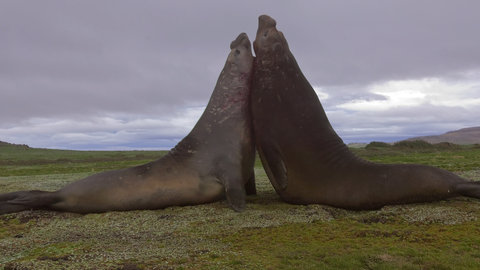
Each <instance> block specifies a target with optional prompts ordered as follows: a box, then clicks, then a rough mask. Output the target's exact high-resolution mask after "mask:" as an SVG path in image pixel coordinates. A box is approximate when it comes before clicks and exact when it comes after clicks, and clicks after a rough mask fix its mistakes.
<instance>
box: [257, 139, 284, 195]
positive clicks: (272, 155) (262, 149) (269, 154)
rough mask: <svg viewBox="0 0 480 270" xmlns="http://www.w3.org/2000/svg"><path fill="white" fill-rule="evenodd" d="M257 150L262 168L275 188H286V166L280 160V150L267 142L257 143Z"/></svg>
mask: <svg viewBox="0 0 480 270" xmlns="http://www.w3.org/2000/svg"><path fill="white" fill-rule="evenodd" d="M257 150H258V154H259V155H260V160H261V161H262V165H263V168H264V169H265V172H266V173H267V176H268V178H269V179H270V182H271V183H272V185H273V187H274V188H275V190H284V189H286V188H287V184H288V181H287V180H288V178H287V167H286V166H285V163H284V162H283V160H282V157H281V155H280V152H279V151H278V150H277V148H276V147H274V146H273V145H271V144H268V143H263V144H261V145H259V144H257Z"/></svg>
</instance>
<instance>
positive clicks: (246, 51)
mask: <svg viewBox="0 0 480 270" xmlns="http://www.w3.org/2000/svg"><path fill="white" fill-rule="evenodd" d="M230 49H231V51H230V54H229V55H228V58H227V63H228V64H230V65H231V71H234V72H239V73H250V72H251V70H252V62H253V55H252V47H251V45H250V40H249V39H248V36H247V34H245V33H241V34H240V35H238V37H237V38H236V39H235V40H234V41H232V43H230Z"/></svg>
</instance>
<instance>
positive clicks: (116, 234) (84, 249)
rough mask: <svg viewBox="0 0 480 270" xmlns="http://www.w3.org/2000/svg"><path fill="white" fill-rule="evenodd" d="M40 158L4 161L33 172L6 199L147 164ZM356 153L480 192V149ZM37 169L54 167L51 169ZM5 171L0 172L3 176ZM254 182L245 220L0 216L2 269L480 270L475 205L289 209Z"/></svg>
mask: <svg viewBox="0 0 480 270" xmlns="http://www.w3.org/2000/svg"><path fill="white" fill-rule="evenodd" d="M0 151H2V150H0ZM19 151H20V150H19ZM21 151H23V150H21ZM37 151H39V152H35V153H34V156H35V157H34V158H32V157H30V158H29V157H27V156H22V155H18V158H15V157H14V156H9V157H8V158H7V159H9V160H10V161H12V162H17V164H16V165H15V166H18V167H22V166H25V167H26V168H27V167H28V168H29V169H28V170H27V169H25V170H21V171H20V172H21V173H20V172H19V171H14V170H7V171H8V173H5V174H8V175H7V176H3V177H0V192H8V191H14V190H19V189H44V190H55V189H58V188H59V187H61V186H63V185H65V184H66V183H68V182H71V181H75V180H76V179H80V178H83V177H85V176H87V175H89V174H92V173H95V172H97V171H100V170H103V169H105V168H108V169H115V168H116V167H118V166H123V165H126V164H129V166H132V165H135V164H141V163H144V162H146V160H147V159H146V158H138V159H136V158H135V155H137V154H138V153H136V152H133V153H132V152H109V153H105V152H90V153H88V154H86V153H75V151H72V152H74V153H68V155H71V156H69V157H65V156H56V155H57V154H58V153H59V152H50V151H53V150H37ZM42 151H43V152H44V155H42V153H41V152H42ZM355 152H356V153H357V155H359V156H362V157H365V158H367V159H369V160H374V161H380V162H387V163H405V162H417V163H424V164H430V165H435V166H439V167H443V168H447V169H448V168H454V170H453V171H456V172H459V173H461V174H462V175H463V176H464V177H467V178H470V179H475V180H480V165H479V161H478V160H479V159H480V158H479V157H480V149H475V148H462V149H456V150H453V151H452V150H448V151H439V150H435V151H430V152H414V151H400V150H398V149H397V150H392V149H391V148H388V149H384V150H378V149H376V150H368V149H356V150H355ZM77 154H78V155H77ZM155 154H157V155H161V154H163V153H154V152H152V153H145V155H151V156H149V157H151V159H155V158H157V157H158V156H155ZM26 155H28V154H26ZM66 155H67V154H66ZM20 156H21V157H20ZM4 157H5V156H4ZM4 157H1V154H0V158H4ZM59 158H60V159H62V158H63V159H70V160H76V161H77V163H78V164H82V166H80V168H81V169H79V171H74V172H68V170H67V169H68V167H69V166H71V164H70V163H68V162H67V163H62V162H58V163H57V162H56V160H57V159H59ZM89 159H90V160H92V159H93V160H96V161H94V162H89V161H88V160H89ZM102 159H104V160H103V161H102ZM32 160H50V161H51V163H49V164H50V165H51V167H47V168H45V167H42V166H45V164H42V163H41V162H40V164H36V163H35V162H34V161H32ZM124 160H126V161H125V162H126V163H122V162H124ZM26 161H28V162H30V163H28V162H26ZM22 162H25V163H24V164H23V165H22ZM26 163H28V164H26ZM72 163H73V164H74V165H78V164H77V163H75V162H72ZM5 166H7V165H2V164H1V163H0V170H1V171H3V169H4V168H5ZM8 166H10V165H8ZM8 166H7V167H8ZM88 166H91V167H90V168H88ZM73 167H75V166H73ZM63 168H65V169H63ZM76 168H78V167H76ZM255 172H256V176H257V189H258V195H257V196H249V197H247V209H246V210H245V212H242V213H235V212H234V211H232V210H231V209H229V208H228V207H227V205H226V204H225V202H216V203H211V204H205V205H198V206H186V207H169V208H166V209H163V210H155V211H129V212H110V213H103V214H88V215H80V214H72V213H59V212H50V211H25V212H21V213H15V214H9V215H3V216H0V269H339V268H340V269H341V268H343V269H399V268H406V269H476V268H479V267H480V220H479V217H480V201H478V200H475V199H468V198H456V199H451V200H448V201H440V202H436V203H429V204H412V205H400V206H387V207H384V208H382V209H381V210H378V211H347V210H343V209H338V208H333V207H328V206H322V205H306V206H302V205H290V204H286V203H283V202H281V201H280V200H279V198H278V196H277V195H276V193H275V191H274V190H273V188H272V187H271V185H270V183H269V181H268V179H267V177H266V175H265V172H264V171H263V169H262V168H261V166H260V165H259V163H258V162H257V165H256V170H255ZM22 173H23V175H22Z"/></svg>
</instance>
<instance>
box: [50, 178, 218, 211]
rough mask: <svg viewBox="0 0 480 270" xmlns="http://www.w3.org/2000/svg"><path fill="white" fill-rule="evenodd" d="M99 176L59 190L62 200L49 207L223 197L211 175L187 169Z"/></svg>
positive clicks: (107, 207)
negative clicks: (140, 174) (158, 172)
mask: <svg viewBox="0 0 480 270" xmlns="http://www.w3.org/2000/svg"><path fill="white" fill-rule="evenodd" d="M99 176H101V177H99ZM99 176H95V177H91V178H86V179H83V180H80V181H77V182H75V183H72V184H71V185H69V186H67V187H65V188H64V189H62V190H60V191H59V193H60V196H61V197H62V198H63V200H62V201H61V202H59V203H57V204H55V205H53V208H54V209H57V210H66V211H72V212H81V213H86V212H105V211H115V210H119V211H122V210H136V209H160V208H165V207H168V206H173V205H190V204H199V203H206V202H212V201H216V200H220V199H221V198H223V196H224V194H223V192H224V191H223V190H224V189H223V185H222V184H220V183H219V182H218V181H217V180H216V179H215V178H213V177H211V178H200V177H199V176H198V174H195V173H193V172H191V171H186V172H177V173H173V174H172V173H170V174H169V173H166V174H164V175H158V176H150V177H143V176H138V175H129V174H121V175H103V176H102V175H99Z"/></svg>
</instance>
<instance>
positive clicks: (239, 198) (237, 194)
mask: <svg viewBox="0 0 480 270" xmlns="http://www.w3.org/2000/svg"><path fill="white" fill-rule="evenodd" d="M219 167H221V168H222V171H221V172H220V173H219V174H218V175H217V176H218V179H220V181H221V182H222V183H223V186H224V188H225V197H226V198H227V203H228V205H229V206H230V207H231V208H232V209H233V210H235V211H237V212H241V211H243V210H245V204H246V203H245V197H246V195H245V182H244V181H243V179H242V173H241V171H240V170H239V169H238V168H239V167H240V166H237V165H234V164H228V165H227V164H225V163H223V166H219Z"/></svg>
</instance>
